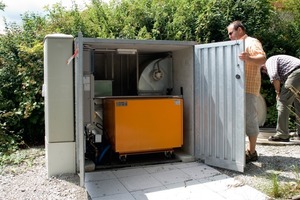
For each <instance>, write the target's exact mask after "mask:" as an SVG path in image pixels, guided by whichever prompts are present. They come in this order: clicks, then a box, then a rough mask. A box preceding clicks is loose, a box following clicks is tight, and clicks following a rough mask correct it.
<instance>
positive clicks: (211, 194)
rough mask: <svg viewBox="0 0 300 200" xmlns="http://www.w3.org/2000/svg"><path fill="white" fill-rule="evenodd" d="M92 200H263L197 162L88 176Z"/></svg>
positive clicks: (225, 176)
mask: <svg viewBox="0 0 300 200" xmlns="http://www.w3.org/2000/svg"><path fill="white" fill-rule="evenodd" d="M85 176H86V179H85V185H86V189H87V191H88V194H89V195H90V197H91V199H93V200H100V199H101V200H113V199H115V200H163V199H171V200H206V199H207V200H211V199H213V200H224V199H227V200H235V199H236V200H252V199H254V200H265V199H270V198H269V197H268V196H266V195H265V194H263V193H261V192H260V191H258V190H256V189H254V188H252V187H250V186H247V185H243V184H241V183H240V182H238V181H236V180H234V179H233V178H231V177H229V176H227V175H225V174H221V173H220V172H219V171H217V170H216V169H214V168H212V167H210V166H207V165H205V164H203V163H198V162H188V163H183V162H177V163H168V164H158V165H147V166H139V167H130V168H121V169H110V170H101V171H95V172H88V173H86V174H85Z"/></svg>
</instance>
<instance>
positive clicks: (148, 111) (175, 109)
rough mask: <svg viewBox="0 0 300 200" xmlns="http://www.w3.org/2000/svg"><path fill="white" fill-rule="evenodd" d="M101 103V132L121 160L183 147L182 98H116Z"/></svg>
mask: <svg viewBox="0 0 300 200" xmlns="http://www.w3.org/2000/svg"><path fill="white" fill-rule="evenodd" d="M103 103H104V104H103V105H104V116H103V117H104V128H105V130H106V133H107V134H108V138H109V141H110V143H111V145H112V148H113V150H114V151H115V152H116V153H119V155H120V156H124V155H125V156H126V155H127V154H141V153H147V152H159V151H165V152H169V151H172V150H173V148H178V147H181V146H182V144H183V99H182V98H141V97H140V98H138V97H137V98H120V99H117V98H116V99H104V102H103ZM125 158H126V157H125Z"/></svg>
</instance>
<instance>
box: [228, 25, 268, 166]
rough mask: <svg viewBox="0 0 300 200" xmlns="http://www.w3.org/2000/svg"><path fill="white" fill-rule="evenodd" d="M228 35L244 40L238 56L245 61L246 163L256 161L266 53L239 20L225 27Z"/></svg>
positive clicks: (232, 38)
mask: <svg viewBox="0 0 300 200" xmlns="http://www.w3.org/2000/svg"><path fill="white" fill-rule="evenodd" d="M227 31H228V36H229V38H230V39H231V40H244V41H245V51H244V52H242V53H241V54H240V55H239V58H240V59H241V60H243V61H244V62H245V76H246V135H247V136H248V138H249V145H248V147H247V150H246V163H249V162H251V161H256V160H257V159H258V155H257V152H256V141H257V136H258V134H259V124H258V118H257V102H258V96H259V93H260V86H261V74H260V67H261V65H263V64H264V63H265V61H266V54H265V52H264V50H263V47H262V45H261V43H260V41H259V40H257V39H256V38H253V37H249V36H248V35H247V34H246V28H245V26H244V25H243V24H242V22H241V21H234V22H232V23H230V24H229V25H228V27H227Z"/></svg>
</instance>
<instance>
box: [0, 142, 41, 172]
mask: <svg viewBox="0 0 300 200" xmlns="http://www.w3.org/2000/svg"><path fill="white" fill-rule="evenodd" d="M44 155H45V150H44V147H34V148H28V149H22V150H17V151H14V152H12V153H10V154H3V153H2V154H0V175H3V174H4V173H12V174H18V173H22V172H23V171H25V170H27V169H28V168H30V167H32V166H33V164H34V162H35V160H36V159H37V158H38V157H41V156H42V157H44ZM19 166H22V171H20V170H19V169H20V168H19ZM16 168H18V170H15V169H16Z"/></svg>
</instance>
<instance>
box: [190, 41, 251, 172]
mask: <svg viewBox="0 0 300 200" xmlns="http://www.w3.org/2000/svg"><path fill="white" fill-rule="evenodd" d="M243 49H244V43H243V42H242V41H228V42H218V43H210V44H203V45H196V46H195V147H196V149H195V151H196V152H195V155H196V157H199V158H200V159H203V160H204V162H205V163H206V164H208V165H212V166H216V167H220V168H225V169H230V170H234V171H240V172H243V171H244V166H245V91H244V84H245V83H244V82H245V76H244V62H243V61H242V60H240V59H239V57H238V55H239V54H240V52H242V51H243Z"/></svg>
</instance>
